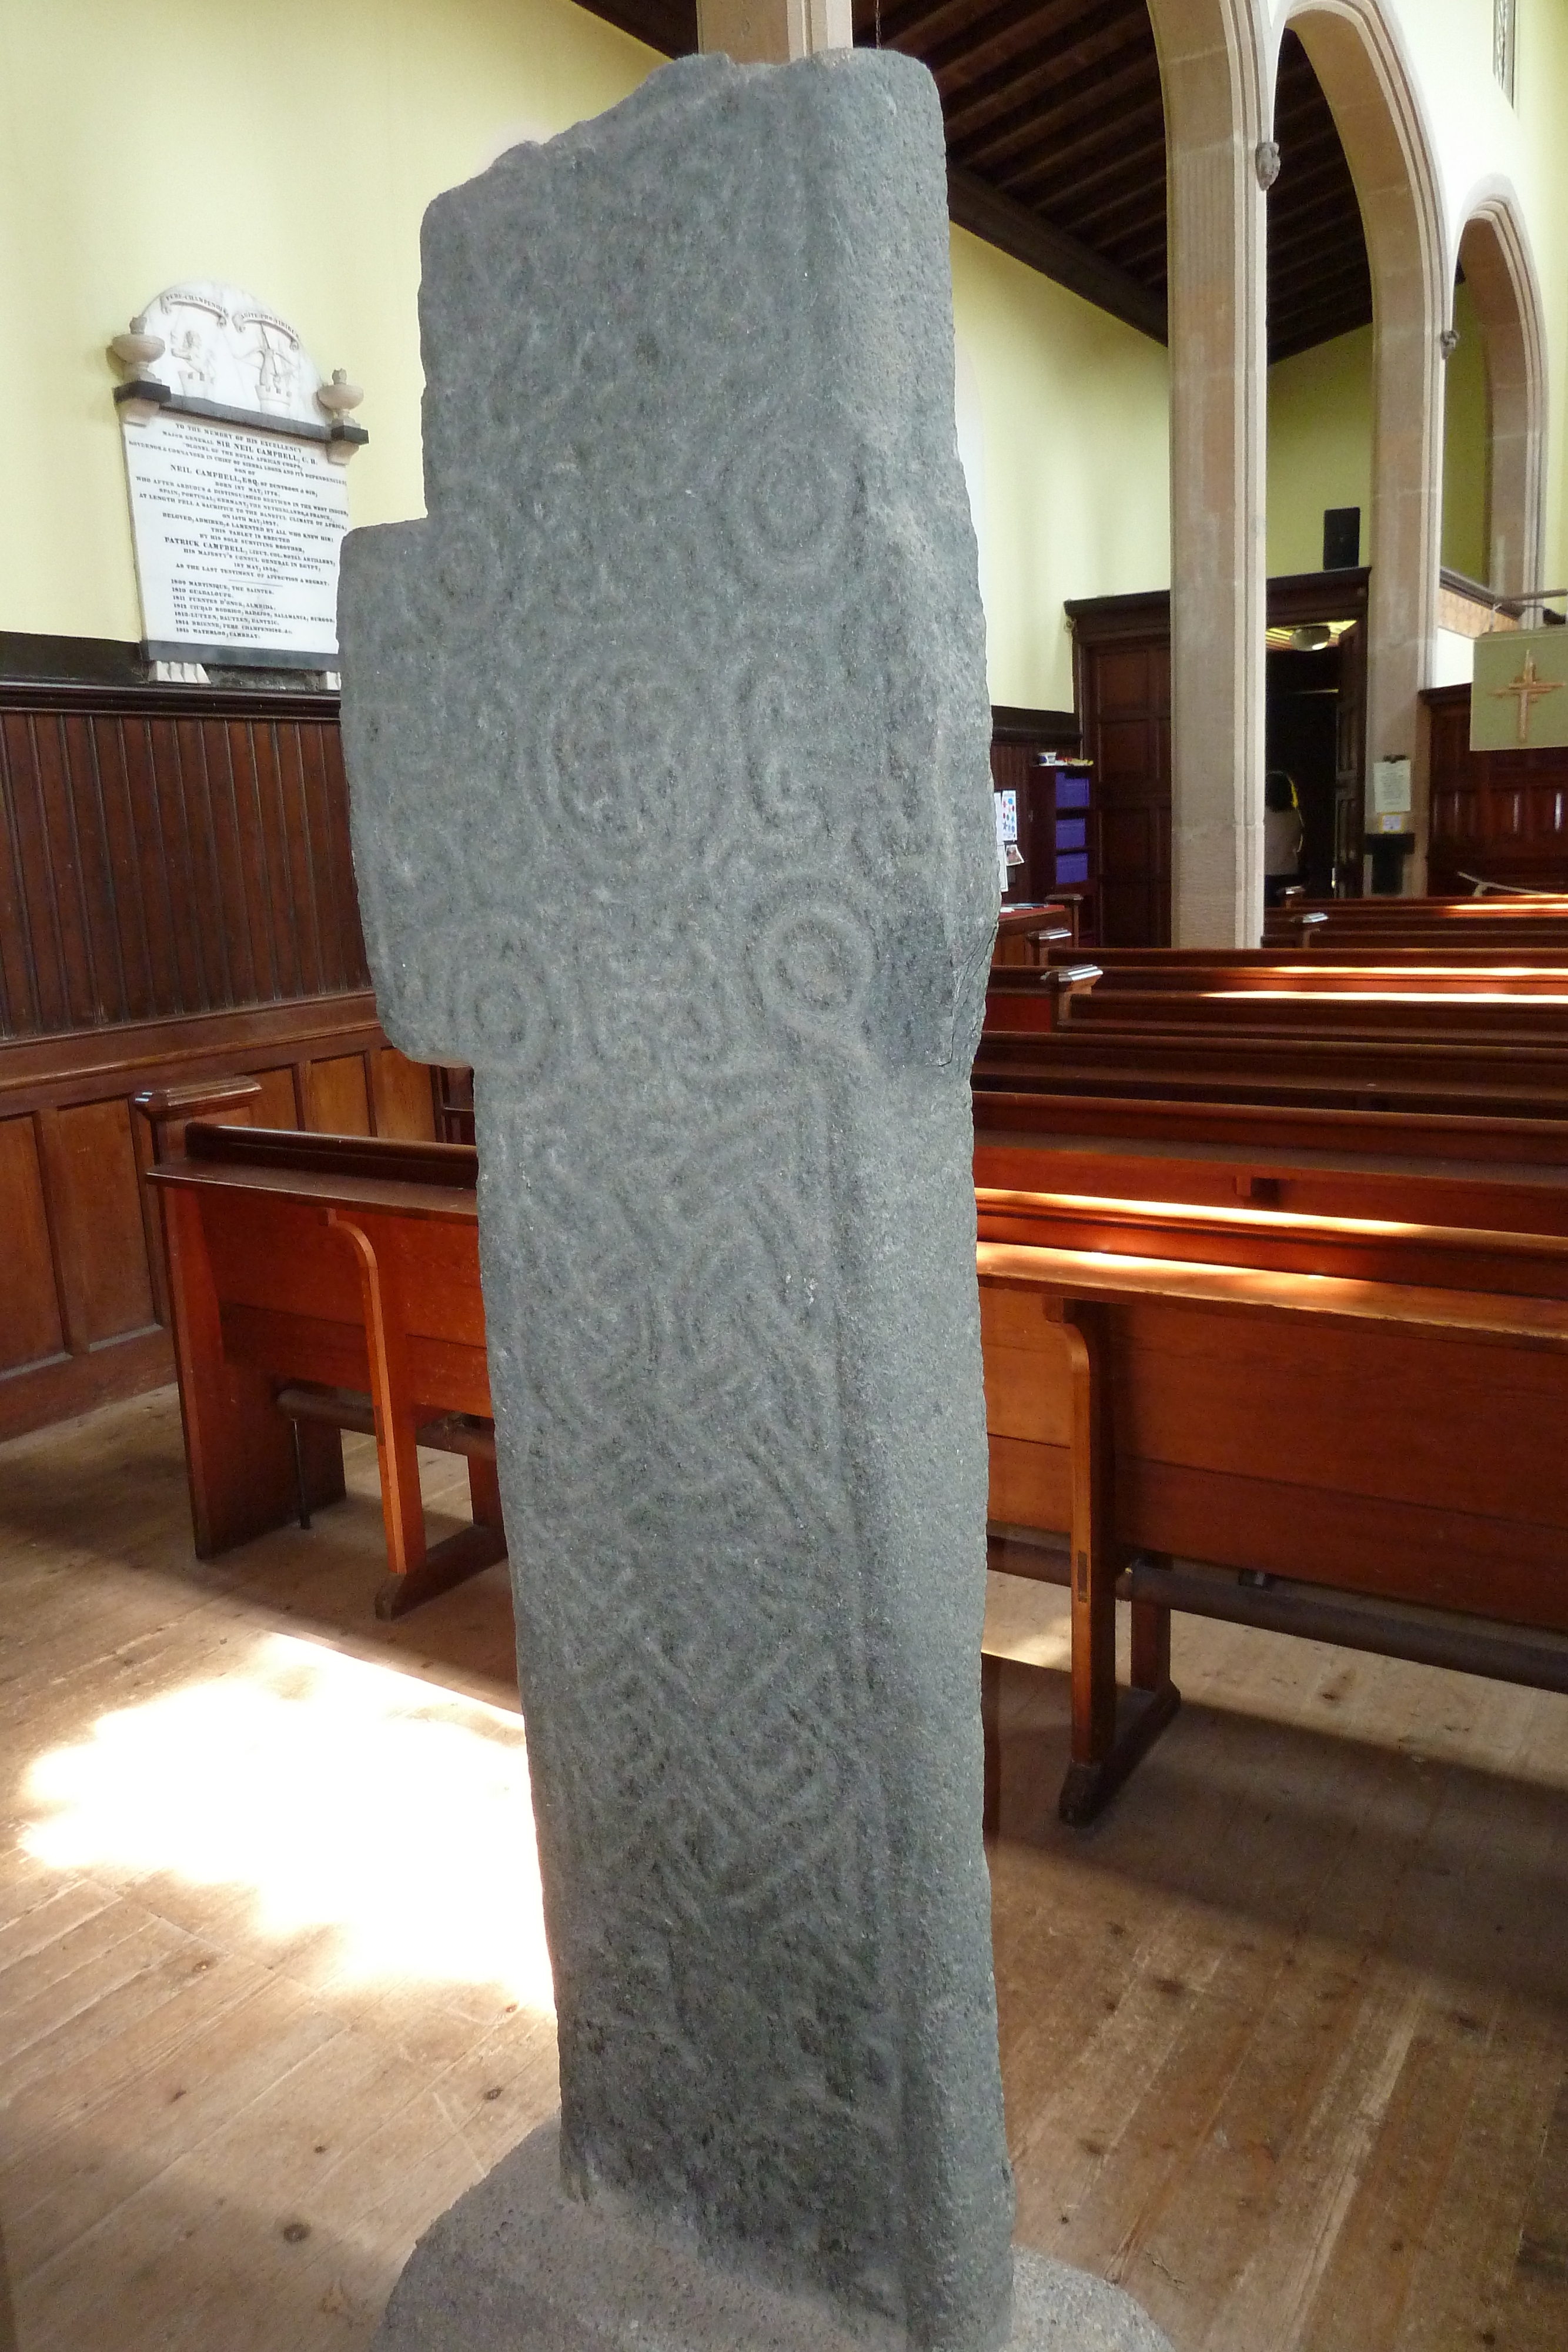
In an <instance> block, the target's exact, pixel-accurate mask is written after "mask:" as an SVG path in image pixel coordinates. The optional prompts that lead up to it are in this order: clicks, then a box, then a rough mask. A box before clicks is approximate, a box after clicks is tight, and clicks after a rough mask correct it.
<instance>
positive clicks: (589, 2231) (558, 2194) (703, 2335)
mask: <svg viewBox="0 0 1568 2352" xmlns="http://www.w3.org/2000/svg"><path fill="white" fill-rule="evenodd" d="M1013 2260H1014V2273H1013V2312H1014V2315H1013V2326H1012V2333H1011V2335H1010V2336H1009V2337H1008V2343H1007V2352H1171V2347H1170V2345H1169V2342H1168V2340H1167V2338H1166V2337H1165V2336H1162V2335H1161V2334H1160V2332H1159V2330H1158V2329H1157V2328H1156V2327H1155V2326H1153V2325H1152V2323H1151V2322H1150V2321H1149V2320H1148V2319H1147V2318H1146V2317H1145V2315H1144V2313H1143V2312H1142V2311H1141V2310H1140V2309H1139V2307H1138V2305H1136V2304H1135V2303H1134V2302H1133V2300H1132V2298H1131V2296H1129V2295H1125V2294H1123V2293H1122V2292H1121V2290H1120V2289H1119V2288H1117V2287H1113V2286H1107V2285H1106V2284H1105V2282H1104V2281H1103V2279H1098V2278H1093V2277H1092V2276H1091V2275H1090V2273H1088V2272H1087V2271H1078V2270H1072V2269H1071V2268H1070V2267H1069V2265H1068V2264H1067V2263H1058V2262H1052V2261H1051V2258H1050V2257H1049V2256H1048V2255H1044V2254H1030V2253H1023V2252H1017V2253H1015V2255H1014V2258H1013ZM904 2341H905V2338H904V2331H903V2330H902V2329H901V2328H894V2327H891V2326H887V2325H886V2324H885V2323H881V2322H878V2321H875V2320H869V2319H868V2320H867V2321H866V2322H865V2323H864V2324H863V2325H860V2324H855V2325H852V2324H851V2323H849V2322H848V2321H846V2319H845V2318H844V2317H843V2315H841V2313H839V2312H838V2311H836V2310H835V2309H833V2308H832V2307H831V2305H829V2304H828V2303H827V2302H825V2301H824V2300H823V2299H821V2297H817V2296H808V2295H792V2294H787V2293H785V2292H783V2291H782V2290H781V2289H779V2287H776V2286H771V2285H768V2284H765V2283H763V2282H761V2281H759V2280H757V2279H753V2278H747V2277H744V2276H742V2275H740V2274H739V2273H736V2272H734V2271H730V2270H726V2269H723V2268H721V2267H720V2265H719V2264H718V2263H716V2262H713V2261H711V2260H709V2259H707V2258H706V2257H705V2256H704V2255H702V2254H700V2253H699V2252H696V2251H695V2248H694V2247H692V2246H691V2245H689V2244H684V2243H682V2242H679V2241H675V2240H670V2239H661V2238H656V2237H654V2236H653V2235H652V2234H651V2233H650V2232H649V2231H646V2230H645V2229H643V2228H641V2227H640V2226H638V2225H637V2224H635V2223H633V2222H632V2221H628V2220H627V2219H625V2218H624V2217H623V2216H622V2215H621V2214H619V2213H617V2212H616V2211H615V2210H613V2208H607V2207H606V2206H604V2205H601V2204H593V2205H581V2204H579V2203H577V2202H576V2200H573V2199H571V2198H569V2197H568V2196H567V2195H566V2193H565V2191H564V2190H563V2189H562V2188H561V2183H560V2159H559V2147H558V2128H557V2126H556V2124H555V2123H553V2122H551V2123H548V2124H544V2125H541V2126H540V2127H539V2129H538V2131H536V2132H532V2133H530V2134H529V2136H528V2138H527V2139H526V2140H524V2141H523V2142H522V2144H521V2146H520V2147H515V2148H514V2149H513V2150H512V2152H511V2154H510V2155H509V2156H507V2157H504V2158H502V2160H501V2162H500V2163H499V2164H497V2166H496V2168H495V2169H494V2170H493V2171H492V2172H490V2173H488V2174H487V2175H486V2178H485V2179H483V2180H482V2181H480V2182H479V2184H478V2186H477V2187H476V2188H475V2189H469V2191H468V2193H467V2194H466V2196H464V2197H460V2198H459V2199H458V2200H457V2202H456V2204H455V2205H454V2206H453V2207H452V2209H451V2210H450V2212H447V2213H444V2214H443V2215H442V2217H441V2219H440V2221H437V2222H435V2223H434V2224H433V2226H432V2227H431V2228H430V2229H429V2230H427V2231H425V2233H424V2236H423V2238H422V2239H421V2240H420V2242H419V2243H418V2245H417V2246H416V2247H415V2248H414V2251H413V2254H412V2255H411V2256H410V2258H409V2262H408V2265H407V2267H406V2269H405V2270H404V2272H403V2273H402V2277H401V2278H400V2279H399V2281H398V2283H397V2285H396V2287H395V2288H394V2289H393V2292H392V2302H391V2303H390V2305H388V2307H387V2315H386V2317H385V2319H384V2320H383V2321H382V2326H381V2330H380V2333H379V2334H378V2335H377V2336H376V2339H375V2346H374V2352H902V2347H904Z"/></svg>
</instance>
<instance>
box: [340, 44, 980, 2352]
mask: <svg viewBox="0 0 1568 2352" xmlns="http://www.w3.org/2000/svg"><path fill="white" fill-rule="evenodd" d="M422 316H423V350H424V363H425V373H426V383H427V391H426V397H425V410H424V442H425V467H426V492H427V503H428V507H429V520H428V521H427V522H423V523H415V524H410V525H406V526H399V527H396V528H391V529H384V530H371V531H361V532H356V533H355V534H353V536H352V537H351V539H350V541H349V542H348V543H347V547H346V550H345V561H344V566H343V590H342V614H341V619H342V644H343V648H344V659H343V667H344V677H345V699H344V712H343V716H344V728H345V739H346V746H347V751H348V759H349V770H350V785H351V796H352V823H353V837H354V856H355V866H356V871H357V874H358V877H359V886H360V895H361V906H362V908H363V911H364V918H365V929H366V936H367V940H368V943H369V948H370V954H371V965H372V969H373V971H374V975H375V982H376V989H377V995H378V1000H379V1003H380V1006H381V1011H382V1019H383V1021H384V1022H385V1024H386V1027H387V1029H388V1031H389V1032H390V1034H392V1037H393V1038H395V1039H396V1041H397V1042H398V1043H399V1044H400V1045H402V1046H403V1047H404V1048H406V1050H408V1051H409V1052H410V1053H413V1054H415V1055H422V1056H424V1057H426V1058H432V1059H450V1060H465V1061H471V1062H472V1063H473V1064H474V1065H475V1067H476V1097H477V1109H478V1128H479V1139H480V1157H481V1166H482V1171H483V1173H482V1178H481V1186H480V1223H481V1251H482V1262H483V1267H484V1276H485V1289H486V1318H487V1323H488V1329H489V1348H490V1364H491V1378H492V1387H493V1391H494V1395H495V1400H496V1412H497V1431H498V1436H499V1450H500V1465H501V1481H502V1489H503V1495H504V1500H505V1506H506V1514H507V1529H508V1533H509V1540H510V1544H511V1558H512V1570H513V1578H514V1584H515V1591H516V1598H517V1629H518V1658H519V1671H520V1675H521V1682H522V1693H523V1702H524V1707H525V1711H526V1714H527V1718H528V1748H529V1760H530V1767H531V1770H532V1775H533V1787H534V1800H535V1807H536V1811H537V1815H538V1831H539V1848H540V1857H541V1866H542V1871H543V1878H544V1890H545V1906H546V1919H547V1926H548V1931H549V1940H550V1950H551V1956H552V1959H553V1963H554V1969H555V1979H556V1988H557V1997H558V2005H559V2031H560V2066H561V2109H562V2128H561V2155H562V2164H563V2170H564V2177H565V2179H566V2181H567V2183H568V2186H569V2188H570V2189H572V2191H573V2192H574V2193H576V2194H577V2195H579V2196H580V2197H584V2198H589V2199H604V2198H610V2199H613V2200H619V2202H620V2204H621V2205H622V2206H624V2208H625V2209H626V2210H629V2211H632V2212H636V2213H639V2214H641V2215H643V2217H644V2218H645V2219H646V2220H647V2221H649V2222H650V2223H652V2224H654V2225H657V2226H660V2227H665V2226H667V2227H673V2228H677V2229H680V2230H684V2231H689V2232H690V2233H691V2235H692V2238H693V2240H694V2242H700V2243H702V2244H704V2245H706V2246H708V2247H710V2248H714V2249H718V2250H721V2252H722V2253H723V2257H724V2259H725V2260H737V2261H740V2262H743V2263H747V2264H749V2265H750V2266H751V2268H752V2270H753V2272H754V2273H755V2274H757V2275H758V2276H760V2275H763V2274H766V2275H768V2277H770V2278H772V2279H774V2280H776V2281H778V2282H780V2283H782V2284H787V2285H791V2286H794V2287H798V2288H802V2289H804V2290H808V2291H811V2292H817V2293H825V2294H829V2295H830V2296H831V2297H832V2298H833V2299H834V2301H835V2305H836V2307H837V2308H838V2309H839V2310H840V2311H841V2314H843V2315H861V2316H862V2317H863V2316H865V2315H881V2316H882V2318H883V2320H884V2321H886V2322H887V2323H889V2324H891V2325H892V2326H894V2328H896V2329H899V2330H902V2331H904V2335H905V2336H906V2338H907V2340H908V2341H909V2342H910V2343H912V2344H915V2345H922V2346H924V2345H930V2346H938V2345H939V2346H944V2347H955V2352H958V2347H965V2348H966V2352H970V2348H971V2347H972V2352H982V2347H992V2346H995V2345H998V2344H999V2343H1000V2342H1001V2341H1002V2340H1003V2339H1004V2338H1005V2336H1006V2335H1007V2329H1008V2325H1009V2279H1010V2258H1009V2234H1010V2223H1011V2212H1012V2191H1011V2179H1010V2175H1009V2168H1008V2164H1007V2158H1006V2152H1005V2145H1004V2140H1003V2135H1002V2117H1001V2097H1000V2088H999V2083H998V2065H997V2039H996V2016H995V2000H994V1992H993V1988H992V1981H991V1965H990V1945H989V1902H988V1883H987V1877H986V1869H985V1863H984V1858H983V1854H982V1850H981V1843H980V1772H981V1764H980V1738H979V1721H978V1708H977V1666H978V1645H979V1634H980V1622H981V1614H982V1606H983V1588H984V1564H985V1562H984V1526H985V1512H986V1478H987V1459H986V1441H985V1432H984V1414H983V1402H982V1393H981V1380H980V1355H979V1336H978V1328H977V1303H976V1285H975V1272H974V1232H975V1223H974V1200H973V1192H972V1189H971V1179H970V1170H969V1151H970V1114H969V1102H968V1093H967V1079H968V1071H969V1063H970V1058H971V1055H972V1052H973V1048H974V1045H975V1040H976V1036H977V1030H978V1024H979V1021H980V1016H981V1013H982V1009H983V1003H984V987H985V974H986V968H987V962H988V954H989V949H990V941H991V935H992V929H993V925H994V920H995V915H996V905H997V896H996V892H997V885H996V868H995V849H994V838H995V836H994V828H993V824H992V819H991V814H990V802H989V796H988V762H987V742H988V709H987V703H986V687H985V667H984V658H983V645H982V622H981V614H980V607H979V601H978V595H977V583H976V562H975V546H974V541H973V537H972V534H971V530H970V524H969V518H968V510H967V502H966V497H965V491H964V486H963V481H962V477H961V475H960V472H959V467H958V462H957V457H956V445H955V435H954V424H953V352H952V330H951V306H950V292H949V287H948V278H947V221H946V180H945V168H944V155H943V142H942V126H941V120H940V114H939V110H938V107H937V102H936V92H935V89H934V86H933V85H932V83H931V81H930V79H929V78H928V77H927V75H926V74H925V70H924V68H920V67H918V66H916V65H915V64H913V63H911V62H910V61H908V60H906V59H904V58H898V57H895V56H888V55H876V56H873V55H868V54H865V53H861V54H858V55H853V56H848V55H846V56H841V57H837V58H831V59H827V58H824V59H817V60H812V61H810V62H809V63H805V64H800V65H797V66H792V67H788V68H751V69H744V70H743V69H737V68H735V67H733V66H731V65H729V64H728V63H727V61H726V60H724V59H721V58H696V59H690V60H686V61H683V62H682V63H680V64H677V65H674V66H671V67H669V68H665V69H664V70H663V71H661V72H659V73H657V74H655V75H654V76H653V78H652V79H651V80H650V81H649V82H648V83H647V84H646V85H645V86H644V88H643V89H642V90H640V91H639V92H638V93H637V94H636V95H635V96H634V97H632V99H630V100H627V101H626V102H625V103H624V104H623V105H622V106H620V107H617V108H616V109H614V110H612V112H611V113H609V114H607V115H604V116H602V117H601V118H599V119H598V120H597V121H591V122H589V123H586V124H583V125H581V126H580V128H578V129H577V130H575V131H570V132H567V133H565V134H564V135H563V136H561V137H560V138H559V139H557V140H555V141H553V142H551V143H550V144H549V145H548V146H545V147H522V148H519V149H517V150H516V151H514V152H512V153H511V154H510V155H507V156H506V157H504V158H503V159H502V160H501V162H500V163H497V164H496V165H495V166H494V168H493V169H492V170H490V171H489V172H487V173H486V174H485V175H484V176H483V178H481V179H479V180H477V181H475V182H473V183H471V184H468V185H467V186H465V187H463V188H460V189H458V190H456V191H455V193H454V194H450V195H447V196H444V197H443V198H442V199H441V200H440V201H439V202H438V203H437V204H435V205H433V206H432V208H431V211H430V213H429V215H427V218H426V223H425V231H424V278H423V296H422ZM504 1866H505V1861H504V1857H499V1856H498V1857H497V1867H498V1868H499V1867H504Z"/></svg>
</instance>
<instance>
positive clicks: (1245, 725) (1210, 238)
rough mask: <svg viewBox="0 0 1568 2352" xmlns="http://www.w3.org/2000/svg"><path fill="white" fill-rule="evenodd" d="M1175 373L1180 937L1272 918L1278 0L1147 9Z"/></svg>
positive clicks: (1227, 940)
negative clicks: (1269, 802) (1269, 604)
mask: <svg viewBox="0 0 1568 2352" xmlns="http://www.w3.org/2000/svg"><path fill="white" fill-rule="evenodd" d="M1149 18H1150V22H1151V23H1152V25H1153V26H1154V33H1155V48H1156V49H1157V51H1158V53H1159V60H1160V80H1161V85H1162V89H1163V92H1164V97H1165V112H1166V182H1167V188H1168V220H1169V227H1168V231H1167V274H1168V285H1169V311H1170V330H1169V344H1170V365H1171V936H1172V939H1173V940H1174V941H1175V942H1176V945H1177V946H1179V947H1220V946H1241V947H1247V946H1251V945H1254V944H1255V943H1256V942H1257V940H1258V939H1259V938H1260V934H1261V929H1262V917H1263V679H1264V670H1263V623H1264V600H1265V594H1266V589H1265V554H1264V516H1265V504H1264V475H1263V453H1264V433H1265V429H1266V428H1265V385H1266V375H1265V344H1264V329H1265V308H1264V306H1265V280H1264V268H1263V263H1264V249H1265V242H1264V241H1265V238H1266V236H1267V221H1266V212H1265V195H1264V183H1263V181H1262V180H1261V179H1260V175H1259V151H1260V143H1261V142H1262V141H1263V139H1264V137H1265V126H1266V123H1267V121H1268V85H1269V75H1270V68H1271V58H1270V31H1269V16H1268V0H1149Z"/></svg>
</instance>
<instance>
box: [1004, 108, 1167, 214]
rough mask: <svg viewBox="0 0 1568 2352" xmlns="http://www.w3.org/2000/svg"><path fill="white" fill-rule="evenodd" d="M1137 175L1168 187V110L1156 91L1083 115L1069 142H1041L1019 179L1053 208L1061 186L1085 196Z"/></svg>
mask: <svg viewBox="0 0 1568 2352" xmlns="http://www.w3.org/2000/svg"><path fill="white" fill-rule="evenodd" d="M1134 173H1136V176H1137V177H1138V178H1139V179H1140V180H1143V181H1145V182H1149V181H1158V183H1159V184H1160V185H1161V187H1163V186H1164V185H1165V176H1166V109H1165V100H1164V99H1163V98H1162V97H1161V96H1160V93H1159V91H1158V90H1157V89H1156V90H1155V91H1154V92H1153V93H1152V94H1151V95H1150V96H1149V97H1147V98H1145V99H1142V100H1136V101H1134V102H1133V103H1130V104H1124V103H1122V102H1120V101H1118V102H1117V103H1116V104H1114V105H1112V106H1108V107H1104V108H1101V109H1098V110H1096V111H1095V112H1094V113H1093V114H1092V115H1082V114H1081V115H1080V116H1079V117H1078V120H1077V121H1076V122H1075V123H1074V124H1073V127H1072V129H1071V131H1069V132H1068V133H1067V134H1066V135H1065V137H1062V138H1052V139H1050V140H1044V139H1042V140H1041V142H1040V153H1039V154H1038V156H1036V157H1035V158H1034V159H1033V160H1032V161H1031V162H1030V164H1029V165H1028V167H1027V169H1026V171H1025V172H1024V173H1023V174H1022V175H1021V176H1022V177H1024V178H1027V179H1028V181H1029V183H1030V186H1031V187H1032V188H1036V189H1038V191H1039V201H1040V203H1041V204H1042V205H1046V206H1048V207H1049V205H1050V204H1051V197H1052V195H1053V194H1054V192H1055V190H1056V189H1057V187H1058V186H1061V187H1064V188H1072V189H1081V190H1082V191H1084V192H1085V193H1087V192H1088V191H1089V190H1090V189H1092V188H1096V187H1098V186H1100V185H1101V184H1103V182H1104V181H1106V180H1112V179H1117V178H1122V179H1126V178H1129V177H1131V176H1133V174H1134ZM1035 200H1036V199H1035V198H1034V197H1033V196H1031V197H1030V200H1029V201H1030V203H1033V202H1034V201H1035Z"/></svg>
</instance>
